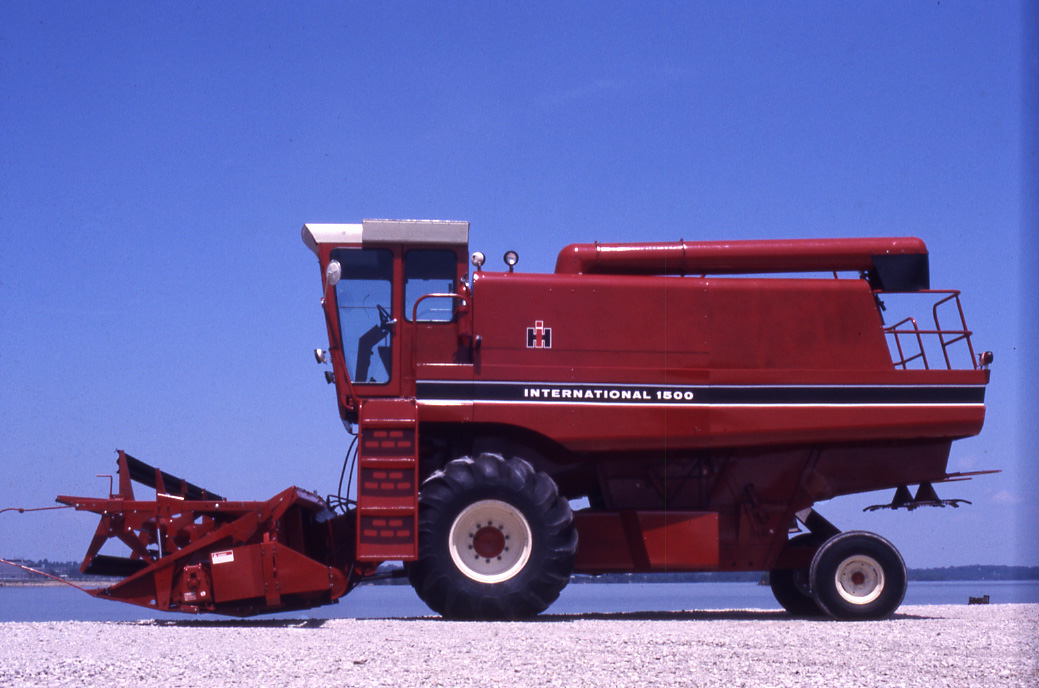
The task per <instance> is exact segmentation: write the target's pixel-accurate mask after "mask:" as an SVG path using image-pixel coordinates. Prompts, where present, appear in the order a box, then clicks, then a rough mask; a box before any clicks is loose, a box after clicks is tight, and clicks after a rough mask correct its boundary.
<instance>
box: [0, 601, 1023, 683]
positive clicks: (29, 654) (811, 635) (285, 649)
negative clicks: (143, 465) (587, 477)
mask: <svg viewBox="0 0 1039 688" xmlns="http://www.w3.org/2000/svg"><path fill="white" fill-rule="evenodd" d="M146 684H154V685H161V686H165V687H179V686H206V687H207V688H218V687H220V686H238V685H242V686H251V687H255V686H282V685H285V686H320V687H321V688H329V687H330V686H423V687H430V686H449V687H451V688H459V687H461V686H481V687H486V686H524V687H525V688H527V687H531V686H582V687H585V686H640V687H641V686H697V687H706V686H724V687H725V688H735V687H737V686H827V688H834V687H837V686H856V687H857V688H858V687H861V686H929V687H937V686H956V687H957V688H963V687H964V686H985V687H986V688H989V687H992V686H1027V687H1028V688H1035V687H1036V686H1039V604H1002V605H988V606H966V605H963V606H926V607H902V608H901V609H900V610H899V613H898V614H896V615H895V616H894V617H893V618H892V619H890V620H888V621H880V622H858V623H841V622H833V621H806V620H799V619H793V618H791V617H789V616H787V615H786V614H784V613H781V612H773V611H757V610H744V611H697V612H661V613H652V614H648V613H647V614H608V615H555V616H553V615H544V616H542V617H539V618H538V619H537V620H536V621H531V622H522V623H460V622H448V621H442V620H440V619H438V618H423V619H375V620H371V619H369V620H361V619H333V620H327V621H325V620H304V621H263V620H246V621H224V620H209V619H207V620H197V619H186V620H183V621H179V620H178V621H141V622H126V623H116V622H107V623H91V622H40V623H0V686H32V687H33V688H40V687H46V686H65V685H69V686H72V685H75V686H83V685H87V686H90V685H105V686H141V685H146Z"/></svg>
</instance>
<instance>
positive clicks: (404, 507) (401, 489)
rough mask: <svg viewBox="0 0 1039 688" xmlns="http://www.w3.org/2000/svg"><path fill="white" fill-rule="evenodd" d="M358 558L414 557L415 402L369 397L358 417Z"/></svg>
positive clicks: (415, 545)
mask: <svg viewBox="0 0 1039 688" xmlns="http://www.w3.org/2000/svg"><path fill="white" fill-rule="evenodd" d="M358 432H359V437H360V439H359V440H358V450H357V457H358V458H357V473H358V476H357V478H358V480H357V560H358V561H373V562H381V561H387V560H403V561H414V560H415V558H416V557H417V556H418V539H417V537H416V535H417V532H418V405H417V403H416V402H415V400H414V399H368V400H366V401H364V402H363V404H362V406H361V410H360V418H359V430H358Z"/></svg>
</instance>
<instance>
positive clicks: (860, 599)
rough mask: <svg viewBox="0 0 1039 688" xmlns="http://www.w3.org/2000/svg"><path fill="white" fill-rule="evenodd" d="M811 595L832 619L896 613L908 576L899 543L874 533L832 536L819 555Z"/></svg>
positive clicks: (811, 577) (814, 562) (883, 616)
mask: <svg viewBox="0 0 1039 688" xmlns="http://www.w3.org/2000/svg"><path fill="white" fill-rule="evenodd" d="M809 580H811V585H812V597H813V598H815V601H816V603H818V605H819V607H820V608H821V609H822V610H823V611H824V612H826V613H827V614H829V615H830V616H831V617H833V618H834V619H840V620H847V621H854V620H860V621H867V620H878V619H886V618H888V617H889V616H891V615H892V614H894V613H895V610H896V609H898V607H899V605H900V604H902V599H903V598H904V597H905V594H906V587H907V585H908V575H907V574H906V565H905V562H904V561H903V560H902V555H901V554H899V553H898V550H897V549H895V546H894V545H892V544H891V543H890V542H888V541H887V540H885V539H884V538H882V537H880V536H879V535H877V534H875V533H867V532H864V531H851V532H847V533H840V534H839V535H834V536H833V537H832V538H830V539H829V540H827V541H826V542H824V543H823V544H822V546H821V547H820V548H819V551H817V552H816V553H815V557H814V558H813V559H812V568H811V572H810V575H809Z"/></svg>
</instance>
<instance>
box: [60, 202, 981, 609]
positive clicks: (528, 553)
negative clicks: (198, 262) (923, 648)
mask: <svg viewBox="0 0 1039 688" xmlns="http://www.w3.org/2000/svg"><path fill="white" fill-rule="evenodd" d="M468 232H469V226H468V224H467V223H464V222H440V221H390V220H376V221H365V222H363V223H361V224H308V225H305V226H304V227H303V240H304V243H305V244H306V245H307V246H308V247H309V248H310V249H311V250H312V251H313V252H314V253H315V254H316V256H317V258H318V262H319V265H320V269H321V273H320V274H321V280H322V285H323V292H322V299H321V303H322V307H323V310H324V315H325V319H326V325H327V330H328V340H329V345H328V348H327V350H324V349H317V350H316V351H315V354H316V356H317V359H318V361H319V362H320V363H323V364H327V365H330V367H331V369H330V370H327V371H326V373H325V376H326V379H327V380H328V382H330V383H334V384H335V391H336V398H337V401H338V407H339V413H340V416H341V418H342V420H343V422H344V423H345V424H346V426H347V428H348V430H349V431H350V432H351V433H352V434H356V438H355V442H356V456H355V461H354V462H352V463H351V464H350V467H349V469H348V470H349V478H348V479H347V481H346V484H347V487H346V491H345V493H344V492H343V489H342V481H341V483H340V490H339V492H338V494H335V495H332V496H330V497H329V498H328V499H327V500H323V499H320V498H318V497H316V496H314V495H312V494H310V493H307V492H304V491H302V490H298V489H297V488H291V489H290V490H287V491H285V492H283V493H282V494H280V495H278V496H276V497H275V498H273V499H271V500H269V501H267V502H227V501H224V500H223V499H222V498H219V497H217V496H215V495H212V494H210V493H207V492H205V491H204V490H200V489H199V488H196V487H194V486H192V485H190V484H188V483H186V482H183V481H180V480H179V479H175V478H173V477H172V476H169V475H168V474H165V473H163V472H161V471H158V470H156V469H153V468H151V467H149V466H146V465H144V464H141V463H140V462H137V461H136V460H133V459H131V458H130V457H126V456H124V455H123V454H120V465H119V475H120V479H119V490H118V491H116V492H114V493H112V494H110V495H109V497H108V498H107V499H88V498H73V497H61V498H60V500H61V501H63V502H64V503H66V504H72V505H75V506H76V507H77V508H80V509H84V510H90V511H94V512H95V513H98V514H100V515H101V516H102V523H101V525H100V526H99V528H98V533H97V535H96V536H95V539H94V542H93V543H92V544H91V546H90V550H89V551H88V555H87V558H86V560H85V561H84V565H83V566H84V569H85V570H90V571H97V572H104V573H109V574H113V573H118V574H119V575H125V576H127V578H126V579H125V580H123V581H121V582H120V583H118V584H116V585H113V586H110V587H109V588H106V589H104V590H102V591H100V592H98V593H97V594H98V595H99V596H105V597H109V598H113V599H121V600H123V601H128V602H134V603H137V604H144V605H146V606H151V607H154V608H157V609H163V610H176V611H191V612H200V611H210V612H217V613H226V614H239V615H247V614H256V613H264V612H271V611H278V610H282V609H286V608H299V607H305V606H312V605H316V604H325V603H329V602H334V601H336V600H337V599H338V598H339V597H341V596H342V595H344V594H346V593H347V592H348V591H349V590H350V589H351V588H352V587H353V586H354V585H356V584H357V583H358V582H360V581H362V580H365V579H366V578H369V577H371V576H373V575H375V572H376V568H377V567H378V566H379V564H381V563H383V562H387V561H391V562H392V561H401V562H403V563H404V569H405V572H406V574H407V577H408V579H409V581H410V582H411V584H412V585H413V586H414V588H415V590H416V591H417V593H418V594H419V596H420V597H421V598H422V599H423V600H424V601H425V602H426V603H427V604H428V605H429V606H430V607H431V608H432V609H433V610H435V611H437V612H439V613H440V614H442V615H444V616H445V617H449V618H460V619H511V618H523V617H529V616H532V615H535V614H538V613H540V612H541V611H543V610H545V609H546V608H547V607H548V606H549V605H551V604H552V602H553V601H554V600H555V599H556V598H557V597H558V595H559V593H560V591H561V590H562V589H563V587H565V586H566V584H567V582H568V581H569V579H570V576H571V574H572V573H575V572H578V573H587V574H602V573H608V572H614V573H617V572H620V573H623V572H654V571H670V572H675V571H766V572H768V573H769V574H770V575H769V578H770V582H771V586H772V590H773V592H774V593H775V596H776V599H777V600H778V601H779V603H780V604H781V605H782V606H783V607H784V608H786V609H787V610H789V611H790V612H792V613H795V614H800V615H828V616H830V617H833V618H838V619H879V618H885V617H887V616H890V615H891V614H892V613H893V612H894V611H895V610H896V609H897V608H898V606H899V605H900V604H901V601H902V598H903V596H904V594H905V590H906V568H905V565H904V563H903V561H902V557H901V555H900V554H899V553H898V551H897V550H896V549H895V547H894V546H893V545H892V544H891V543H890V542H888V541H887V540H885V539H884V538H882V537H880V536H879V535H875V534H873V533H868V532H858V531H856V532H844V533H842V532H840V530H839V529H838V528H837V527H835V526H834V525H832V524H831V523H829V522H828V521H827V520H826V519H825V518H823V517H822V516H821V515H820V514H819V513H817V512H816V511H815V510H814V508H813V507H814V505H815V504H816V503H817V502H820V501H825V500H828V499H832V498H835V497H839V496H841V495H847V494H854V493H861V492H868V491H873V490H880V489H891V490H893V491H894V497H893V498H892V500H891V502H890V503H885V504H880V505H877V506H876V507H872V508H876V509H881V508H890V509H906V510H907V511H912V510H914V509H917V508H921V507H925V506H929V507H956V506H958V505H959V504H961V503H962V502H963V501H964V500H960V499H948V498H945V499H943V498H941V497H939V496H938V493H937V490H936V489H935V485H936V484H938V483H943V482H947V481H954V480H961V479H965V478H967V477H969V475H968V474H958V473H949V472H948V470H947V465H948V459H949V451H950V448H951V445H952V443H953V442H954V441H955V440H957V439H960V438H963V437H969V436H971V435H975V434H977V433H978V432H980V431H981V427H982V424H983V422H984V416H985V406H984V395H985V386H986V384H987V383H988V380H989V370H988V366H989V364H990V363H991V362H992V354H991V353H989V352H983V353H978V352H976V351H975V349H974V344H973V342H972V333H971V332H970V330H969V329H968V328H967V324H966V319H965V317H964V314H963V310H962V307H961V305H960V301H959V295H958V292H954V291H939V290H932V289H931V288H930V277H929V271H928V254H927V248H926V246H925V245H924V242H923V241H921V240H920V239H915V238H873V239H833V240H774V241H744V242H685V241H679V242H672V243H659V244H598V243H595V244H573V245H571V246H567V247H565V248H563V249H562V250H561V251H560V253H559V256H558V260H557V263H556V268H555V271H554V272H553V273H548V274H524V273H519V272H514V270H513V266H514V265H515V263H516V260H517V259H516V256H515V254H513V253H512V252H510V253H509V254H506V263H507V265H508V271H507V272H506V271H502V272H493V271H490V270H482V269H481V268H482V265H483V256H482V254H480V253H474V254H473V255H472V265H473V266H474V267H475V270H474V271H472V272H470V268H469V255H468ZM906 304H908V305H906ZM346 473H347V468H346V467H344V477H345V474H346ZM970 475H973V474H970ZM132 480H133V481H137V482H142V483H144V484H145V485H148V486H149V487H153V488H155V491H156V497H155V500H154V501H150V500H149V501H135V500H134V496H133V491H132V489H131V487H130V482H131V481H132ZM352 485H356V494H355V495H354V494H353V493H352V490H351V486H352ZM576 500H580V503H581V504H582V505H585V506H583V508H581V509H579V510H577V511H572V510H571V507H570V504H571V502H572V501H576ZM113 538H115V539H119V540H121V541H122V542H123V543H125V544H127V545H128V546H129V547H130V549H131V554H130V556H129V557H122V558H115V557H109V556H106V555H101V554H100V553H99V550H100V548H101V546H102V545H103V544H104V543H105V541H107V540H108V539H113ZM691 604H695V602H691Z"/></svg>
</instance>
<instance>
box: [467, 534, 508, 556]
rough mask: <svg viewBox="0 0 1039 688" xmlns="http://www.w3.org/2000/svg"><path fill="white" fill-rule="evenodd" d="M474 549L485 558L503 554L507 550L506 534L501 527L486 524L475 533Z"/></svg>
mask: <svg viewBox="0 0 1039 688" xmlns="http://www.w3.org/2000/svg"><path fill="white" fill-rule="evenodd" d="M473 551H475V552H476V554H478V555H479V556H481V557H483V558H485V559H492V558H495V557H498V556H501V553H502V552H504V551H505V534H504V533H502V531H501V529H500V527H498V528H495V527H494V526H484V527H483V528H480V529H479V530H478V531H476V534H475V535H473Z"/></svg>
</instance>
